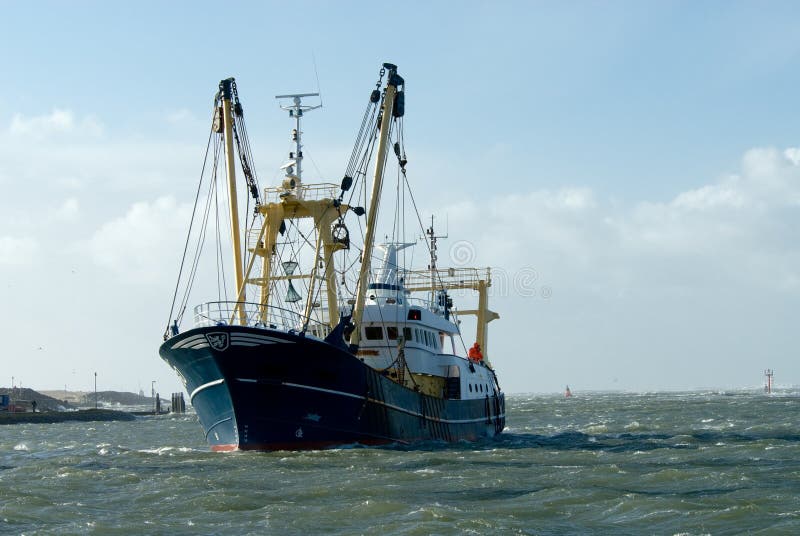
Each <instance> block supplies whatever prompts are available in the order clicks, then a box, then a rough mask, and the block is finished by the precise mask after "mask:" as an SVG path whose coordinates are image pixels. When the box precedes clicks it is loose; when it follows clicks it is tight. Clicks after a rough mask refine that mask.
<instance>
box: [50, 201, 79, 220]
mask: <svg viewBox="0 0 800 536" xmlns="http://www.w3.org/2000/svg"><path fill="white" fill-rule="evenodd" d="M79 212H80V207H79V206H78V200H77V199H75V198H74V197H70V198H68V199H66V200H64V202H63V203H62V204H61V206H60V207H58V208H57V209H56V211H55V217H56V219H57V220H61V221H75V220H77V219H78V216H79Z"/></svg>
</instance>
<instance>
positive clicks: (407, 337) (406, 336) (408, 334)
mask: <svg viewBox="0 0 800 536" xmlns="http://www.w3.org/2000/svg"><path fill="white" fill-rule="evenodd" d="M403 338H404V339H405V340H407V341H410V340H411V328H403Z"/></svg>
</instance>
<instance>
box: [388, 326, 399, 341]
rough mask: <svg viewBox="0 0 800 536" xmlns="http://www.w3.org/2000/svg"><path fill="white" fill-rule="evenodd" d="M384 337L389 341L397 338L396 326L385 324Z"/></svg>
mask: <svg viewBox="0 0 800 536" xmlns="http://www.w3.org/2000/svg"><path fill="white" fill-rule="evenodd" d="M386 338H387V339H389V340H390V341H396V340H397V327H396V326H386Z"/></svg>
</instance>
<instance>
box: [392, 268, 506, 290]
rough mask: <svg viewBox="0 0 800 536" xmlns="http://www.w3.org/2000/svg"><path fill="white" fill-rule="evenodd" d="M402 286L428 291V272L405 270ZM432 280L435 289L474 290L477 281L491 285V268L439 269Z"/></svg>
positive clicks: (429, 280)
mask: <svg viewBox="0 0 800 536" xmlns="http://www.w3.org/2000/svg"><path fill="white" fill-rule="evenodd" d="M403 276H404V277H405V281H404V285H405V287H406V288H407V289H409V290H411V291H418V290H428V289H430V285H431V271H430V270H407V271H405V272H404V273H403ZM433 280H434V281H435V286H436V287H437V288H445V289H448V290H455V289H475V288H477V286H478V282H479V281H484V282H485V284H486V286H487V287H488V286H491V285H492V269H491V268H472V267H465V266H464V267H459V268H440V269H438V270H436V271H435V274H434V277H433Z"/></svg>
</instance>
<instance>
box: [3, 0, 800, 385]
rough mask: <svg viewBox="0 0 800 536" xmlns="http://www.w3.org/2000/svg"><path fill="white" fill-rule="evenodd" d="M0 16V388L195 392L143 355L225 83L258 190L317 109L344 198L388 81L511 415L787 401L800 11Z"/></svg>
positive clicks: (66, 10) (288, 7) (569, 5)
mask: <svg viewBox="0 0 800 536" xmlns="http://www.w3.org/2000/svg"><path fill="white" fill-rule="evenodd" d="M2 9H3V19H4V30H3V32H2V33H0V44H1V45H2V50H3V51H4V54H3V61H2V69H0V304H2V307H1V308H0V325H2V326H3V328H2V345H0V370H2V376H0V386H9V385H10V384H11V382H12V378H13V381H14V382H15V384H17V385H20V384H22V385H23V386H25V387H32V388H36V389H41V390H46V389H64V388H66V389H69V390H91V389H92V388H93V382H94V374H95V373H97V382H98V389H100V390H107V389H113V390H125V391H138V390H139V389H140V388H141V389H144V390H145V391H149V389H150V387H151V385H152V382H156V383H155V386H156V389H157V390H159V391H161V393H162V394H166V393H169V392H175V391H179V390H181V385H180V383H179V381H178V379H177V377H176V375H175V374H174V373H173V371H172V370H170V369H169V367H168V366H167V365H166V364H164V363H163V362H162V361H161V359H160V358H159V357H158V353H157V350H158V346H159V345H160V343H161V335H162V333H163V330H164V325H165V323H166V321H167V317H168V313H169V306H170V302H171V299H172V292H173V288H174V284H175V279H176V277H177V269H178V263H179V261H180V255H181V250H182V247H183V241H184V238H185V231H186V227H187V223H188V218H189V214H190V211H191V203H192V200H193V195H194V188H195V187H196V183H197V180H198V178H199V175H200V168H201V165H202V160H203V153H204V150H205V144H206V140H207V134H208V127H209V124H210V113H211V107H212V99H213V95H214V93H215V92H216V88H217V84H218V82H219V80H221V79H223V78H227V77H229V76H234V77H236V79H237V84H238V88H239V92H240V95H241V97H242V102H243V104H244V108H245V114H246V118H247V121H248V130H249V133H250V138H251V143H252V145H253V149H254V156H255V163H256V166H257V169H258V173H259V176H260V178H261V181H262V185H266V184H273V185H274V184H276V182H277V181H278V180H279V177H280V175H281V173H280V170H279V169H278V168H279V167H280V165H281V164H282V163H283V161H284V158H285V155H286V152H287V151H288V150H289V139H288V130H289V129H290V128H291V125H290V123H289V121H288V118H287V117H286V116H285V112H283V111H281V110H280V109H279V107H278V105H277V102H276V101H275V99H274V98H273V96H274V95H277V94H283V93H294V92H312V91H317V90H320V91H321V92H322V99H323V108H322V109H321V110H318V111H315V112H313V115H309V117H308V118H307V121H306V123H305V124H304V132H305V138H304V141H305V145H306V147H305V153H306V156H307V157H309V158H307V159H306V173H307V174H312V173H313V174H317V175H318V176H320V177H321V178H323V179H325V180H327V181H332V182H338V180H339V179H340V177H341V174H342V172H343V170H344V168H345V166H346V162H347V159H348V158H349V154H350V151H351V150H352V141H353V140H354V139H355V134H356V132H357V129H358V126H359V123H360V119H361V114H362V112H363V109H364V106H365V103H366V99H367V97H368V95H369V91H370V90H371V89H372V87H373V85H374V82H375V80H376V79H377V74H378V70H379V68H380V65H381V63H383V62H385V61H390V62H392V63H395V64H397V65H398V66H399V72H400V74H401V75H403V76H404V78H405V79H406V82H407V87H406V91H407V96H406V116H405V140H406V146H407V151H408V157H409V166H408V169H409V180H410V181H411V182H412V185H413V187H414V191H415V196H416V197H417V200H418V204H419V205H420V212H421V213H422V215H423V217H426V218H427V217H428V216H429V215H430V214H436V215H437V218H438V221H439V222H442V221H445V222H446V231H447V234H448V239H447V240H446V241H443V242H442V243H441V244H440V252H441V253H440V265H447V264H451V265H456V266H460V265H466V264H475V265H480V266H491V267H492V268H493V274H494V279H493V287H492V294H491V298H490V306H491V308H492V309H493V310H495V311H496V312H498V313H499V315H500V319H499V320H497V321H495V322H493V323H492V324H491V325H490V334H489V348H488V352H487V353H488V354H489V357H490V358H491V360H492V362H493V364H494V366H495V368H496V370H497V372H498V376H499V379H500V382H501V385H502V386H503V388H504V389H505V391H507V392H511V393H521V392H557V391H560V390H563V389H564V386H565V385H567V384H569V385H570V387H571V389H572V391H573V392H574V393H579V392H580V391H581V390H585V391H586V390H606V389H609V390H624V391H655V390H683V389H735V388H750V387H758V386H759V385H762V384H763V372H764V369H766V368H772V369H774V370H775V382H776V384H777V385H779V386H781V385H783V386H793V385H794V386H796V385H798V384H800V360H799V359H797V352H798V337H797V333H798V329H797V321H798V314H797V311H798V306H800V242H799V241H798V230H799V224H800V126H798V125H799V124H800V122H798V118H800V112H798V105H797V103H798V99H799V98H800V97H798V95H800V93H798V88H800V40H798V39H797V32H796V29H797V27H798V25H799V24H800V7H798V5H797V4H796V3H793V2H772V1H770V2H758V3H757V2H713V1H709V2H667V1H661V2H625V1H616V2H532V1H531V2H503V1H496V2H472V1H464V2H459V3H451V2H403V3H401V4H398V3H393V4H387V5H385V6H382V5H380V4H376V3H374V2H324V1H319V2H293V3H286V2H252V3H250V2H225V3H222V4H220V3H218V2H216V3H210V2H181V1H176V2H148V1H139V2H135V3H133V2H131V3H117V2H114V3H112V2H90V1H74V2H3V4H2ZM309 161H311V165H310V166H309V165H308V164H309ZM306 176H307V177H308V175H306ZM198 299H199V298H198ZM465 337H466V338H469V335H468V334H467V335H465ZM467 342H469V341H467Z"/></svg>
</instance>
